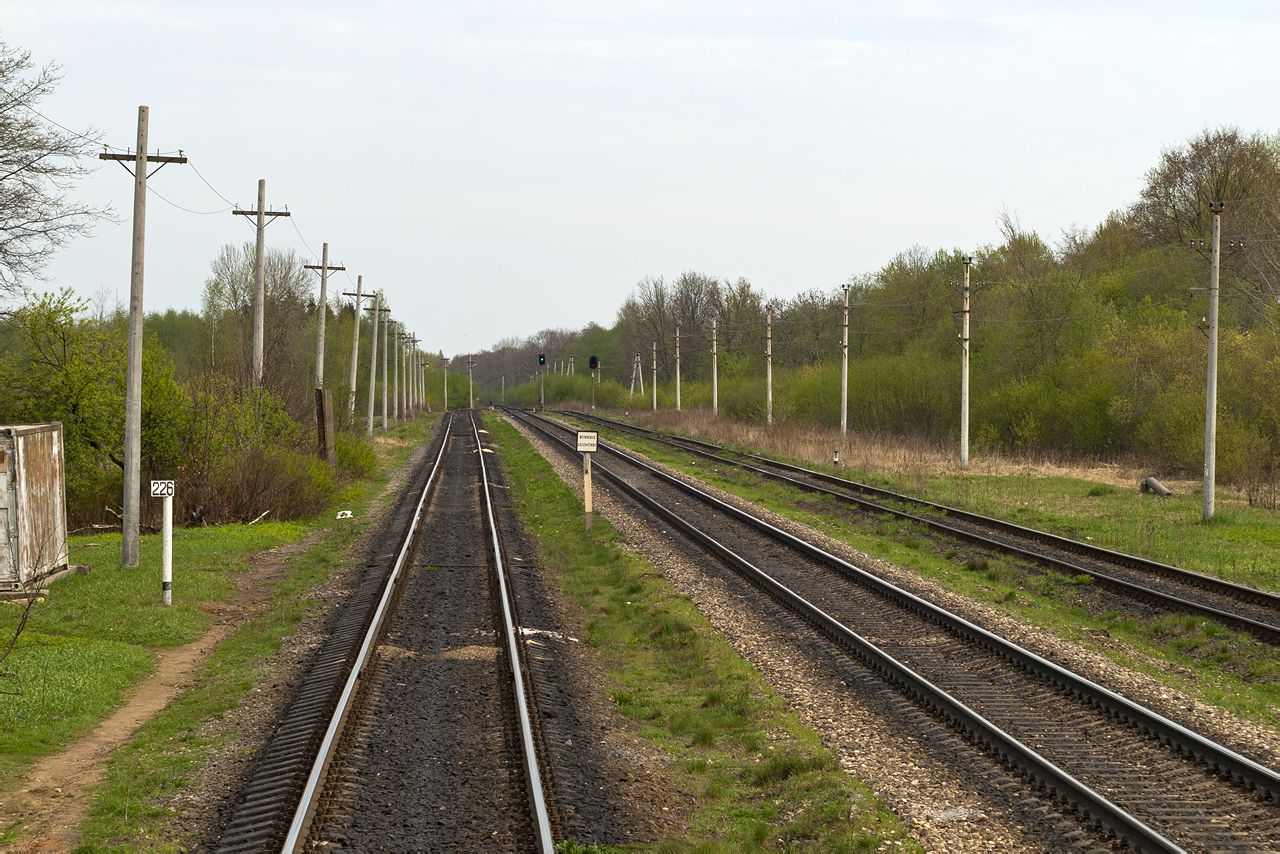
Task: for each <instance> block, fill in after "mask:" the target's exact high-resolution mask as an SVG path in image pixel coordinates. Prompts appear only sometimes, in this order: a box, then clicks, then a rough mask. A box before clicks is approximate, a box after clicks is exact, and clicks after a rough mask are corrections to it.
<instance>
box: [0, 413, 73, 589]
mask: <svg viewBox="0 0 1280 854" xmlns="http://www.w3.org/2000/svg"><path fill="white" fill-rule="evenodd" d="M66 565H67V500H66V477H65V473H64V468H63V460H62V423H61V422H58V421H55V422H53V423H52V424H22V425H17V426H9V427H4V426H0V591H5V590H22V589H25V588H26V587H28V586H30V585H32V584H37V585H38V584H40V583H41V582H43V581H45V580H47V579H48V578H49V577H50V576H52V575H53V574H54V573H56V572H58V571H59V570H61V569H63V568H65V567H66Z"/></svg>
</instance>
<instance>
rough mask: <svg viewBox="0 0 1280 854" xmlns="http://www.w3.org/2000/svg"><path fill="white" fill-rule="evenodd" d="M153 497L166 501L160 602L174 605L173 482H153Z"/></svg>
mask: <svg viewBox="0 0 1280 854" xmlns="http://www.w3.org/2000/svg"><path fill="white" fill-rule="evenodd" d="M151 497H152V498H163V499H164V520H163V521H162V522H161V523H160V538H161V541H162V542H163V546H162V549H161V552H160V554H161V558H160V602H161V604H164V605H172V604H173V481H171V480H153V481H151Z"/></svg>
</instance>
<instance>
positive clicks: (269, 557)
mask: <svg viewBox="0 0 1280 854" xmlns="http://www.w3.org/2000/svg"><path fill="white" fill-rule="evenodd" d="M322 534H323V531H317V532H316V533H314V534H311V535H310V536H308V537H305V538H304V539H301V540H298V541H297V542H294V543H288V544H287V545H283V546H278V547H277V548H274V549H268V550H267V551H265V552H260V553H259V554H257V555H254V556H253V558H251V567H252V568H251V570H250V571H248V572H243V573H240V574H238V575H237V576H236V577H235V585H236V593H235V595H234V596H233V597H232V598H231V599H229V600H227V601H225V602H218V603H209V606H208V607H207V608H205V609H204V610H206V611H207V612H208V613H210V614H213V615H214V616H215V622H214V624H213V626H212V627H211V628H210V629H209V631H207V632H205V634H204V635H203V636H201V637H200V638H199V639H198V640H195V641H193V642H191V643H189V644H187V645H186V646H182V647H178V648H177V649H168V650H160V651H159V652H158V654H157V661H156V669H155V672H153V673H152V674H151V675H150V676H149V677H147V679H146V680H145V681H144V682H143V683H142V684H141V685H139V686H138V689H137V691H136V692H134V694H133V696H132V697H131V698H129V701H128V702H127V703H126V704H125V705H124V706H122V707H121V708H120V709H119V710H118V711H117V712H116V713H115V714H113V715H112V716H111V717H109V718H107V719H106V720H105V721H103V722H102V723H101V724H99V725H98V726H97V727H96V728H95V729H94V730H93V731H92V732H90V733H89V734H88V735H86V736H84V737H83V738H81V739H80V740H79V741H76V742H74V743H72V744H71V745H70V746H69V747H67V749H66V750H64V751H62V752H61V753H56V754H53V755H52V756H46V757H45V758H44V759H41V760H40V761H39V762H37V763H36V764H35V766H34V767H33V768H32V769H31V773H30V776H29V777H28V779H27V782H26V786H25V787H24V788H22V789H20V790H18V791H15V792H12V793H10V794H7V795H0V798H3V800H0V814H3V816H4V819H3V821H4V824H5V825H9V824H12V823H13V822H15V821H19V820H21V821H22V823H23V830H24V831H25V833H24V834H23V837H22V839H20V840H18V841H16V842H13V843H10V844H9V845H8V846H5V847H3V848H0V851H2V852H13V854H17V852H23V854H27V852H52V851H70V850H71V849H72V848H74V847H75V845H76V843H77V842H78V841H79V827H80V824H81V822H83V821H84V820H85V818H86V817H87V815H88V811H89V806H90V805H91V803H92V801H93V798H92V796H91V793H92V790H93V789H94V788H96V787H97V786H98V785H100V784H101V783H102V780H103V775H104V774H105V772H106V767H107V759H108V758H109V757H110V755H111V752H112V751H113V750H115V749H116V748H117V747H119V746H120V745H122V744H124V743H125V742H127V741H128V740H129V738H130V737H131V736H132V735H133V732H134V730H136V729H137V728H138V727H140V726H142V725H143V724H144V723H146V722H147V721H149V720H151V719H152V718H154V717H155V716H156V715H158V714H159V713H160V711H161V710H162V709H164V707H165V706H167V705H168V704H169V702H170V701H171V700H173V699H174V698H175V697H176V696H178V694H179V693H180V692H181V691H182V690H183V689H184V688H186V687H187V686H188V685H189V684H190V683H191V678H192V675H193V674H194V673H195V672H196V671H197V670H198V669H199V668H200V666H201V665H202V664H204V663H205V662H206V661H208V660H209V657H210V656H211V655H213V651H214V649H216V648H217V646H218V644H219V643H221V642H222V641H224V640H226V639H227V638H228V637H230V636H231V635H232V634H233V633H234V632H235V631H236V629H238V628H239V627H240V626H241V625H242V624H243V623H244V622H245V621H247V620H250V619H252V618H253V617H254V616H256V615H257V614H258V613H259V612H260V611H261V610H262V608H263V603H264V602H265V601H266V599H267V597H268V596H270V595H271V591H272V590H274V589H275V586H276V585H275V580H276V579H277V578H278V577H279V576H281V575H283V574H284V573H285V572H287V571H288V568H289V564H290V562H291V561H292V560H293V558H294V557H295V556H296V555H298V554H299V553H300V552H302V551H304V550H305V549H307V548H309V547H310V546H311V545H312V544H314V543H315V542H316V541H317V540H318V539H319V538H320V537H321V536H322Z"/></svg>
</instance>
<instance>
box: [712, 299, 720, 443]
mask: <svg viewBox="0 0 1280 854" xmlns="http://www.w3.org/2000/svg"><path fill="white" fill-rule="evenodd" d="M716 317H717V316H716V315H714V314H713V315H711V417H712V418H716V417H718V416H719V415H720V365H719V361H718V360H719V354H718V353H717V352H716Z"/></svg>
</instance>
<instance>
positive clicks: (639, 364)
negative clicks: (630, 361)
mask: <svg viewBox="0 0 1280 854" xmlns="http://www.w3.org/2000/svg"><path fill="white" fill-rule="evenodd" d="M636 376H637V377H639V378H640V394H644V361H643V360H642V359H641V358H640V354H639V353H638V352H637V353H636Z"/></svg>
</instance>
